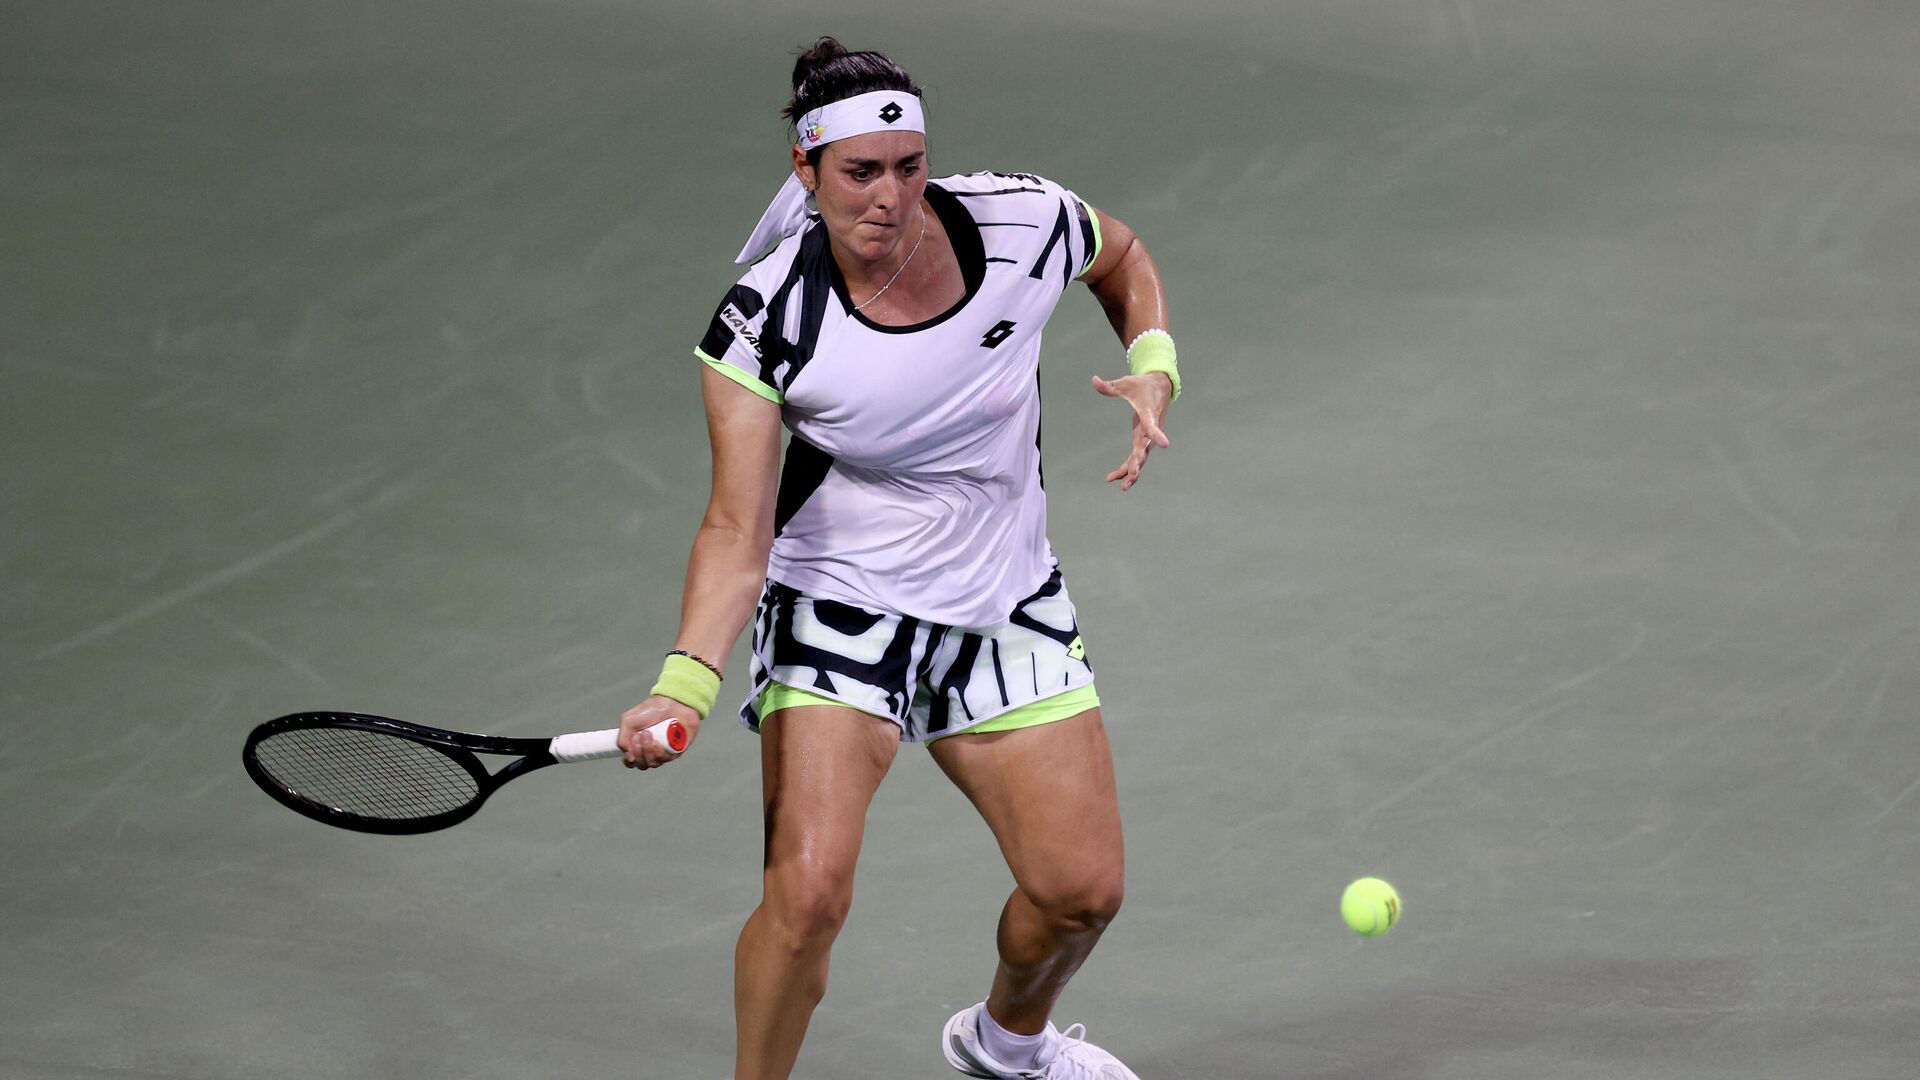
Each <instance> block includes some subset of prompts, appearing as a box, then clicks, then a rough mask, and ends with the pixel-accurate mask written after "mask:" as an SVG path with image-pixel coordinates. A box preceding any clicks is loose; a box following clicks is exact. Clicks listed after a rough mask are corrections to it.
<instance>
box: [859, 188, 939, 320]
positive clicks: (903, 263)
mask: <svg viewBox="0 0 1920 1080" xmlns="http://www.w3.org/2000/svg"><path fill="white" fill-rule="evenodd" d="M926 238H927V211H926V210H925V208H922V209H921V211H920V239H919V240H915V241H914V242H913V250H912V251H909V252H907V257H906V258H904V259H901V260H900V269H898V270H895V271H894V272H893V276H892V277H890V278H888V279H887V283H886V284H885V285H882V286H880V292H877V293H874V294H873V295H872V296H869V297H867V298H866V299H865V300H863V301H861V302H860V303H858V304H855V305H853V310H855V311H859V310H860V309H861V308H863V307H866V306H867V305H868V304H871V303H873V302H874V301H875V300H878V299H880V293H883V292H886V291H887V290H888V289H891V288H893V283H894V282H896V281H899V280H900V275H901V273H902V272H904V271H905V270H906V268H907V264H908V263H910V262H912V261H913V257H914V256H915V255H918V254H920V241H921V240H925V239H926Z"/></svg>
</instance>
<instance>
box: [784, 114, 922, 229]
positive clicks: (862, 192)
mask: <svg viewBox="0 0 1920 1080" xmlns="http://www.w3.org/2000/svg"><path fill="white" fill-rule="evenodd" d="M793 163H794V164H793V168H794V172H796V173H798V174H799V176H800V182H801V183H803V184H805V185H806V186H807V187H809V188H811V189H812V190H813V193H814V199H815V201H816V202H817V203H818V204H819V207H820V220H821V221H823V222H824V223H825V224H826V226H827V235H828V236H829V237H831V238H832V240H833V242H834V245H835V246H836V247H838V248H840V249H841V250H842V251H844V252H846V253H847V254H848V255H851V256H852V257H854V258H856V259H862V260H866V261H875V260H879V259H884V258H886V257H888V256H889V255H891V254H892V253H893V251H894V249H895V248H896V247H898V246H899V244H900V242H901V238H902V237H905V238H906V239H907V240H908V241H909V242H911V241H912V240H913V238H914V237H913V236H912V235H909V233H908V230H909V229H913V230H918V229H919V227H920V214H919V211H918V209H917V208H918V207H919V205H920V197H921V194H922V193H923V192H925V191H926V189H927V137H926V136H925V135H922V134H920V133H919V132H917V131H870V132H868V133H867V134H865V135H855V136H854V137H853V138H851V139H841V140H840V141H839V142H831V143H828V144H827V145H826V147H825V148H824V149H822V150H821V152H820V165H819V167H818V168H815V167H814V166H812V165H809V164H808V163H807V156H806V154H805V153H804V152H802V151H801V150H800V148H799V147H797V146H796V147H794V148H793Z"/></svg>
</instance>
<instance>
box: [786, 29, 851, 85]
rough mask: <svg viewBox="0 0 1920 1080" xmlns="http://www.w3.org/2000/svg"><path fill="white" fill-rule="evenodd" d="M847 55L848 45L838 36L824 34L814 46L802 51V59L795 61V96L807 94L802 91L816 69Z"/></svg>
mask: <svg viewBox="0 0 1920 1080" xmlns="http://www.w3.org/2000/svg"><path fill="white" fill-rule="evenodd" d="M846 55H847V47H846V46H845V45H842V44H840V41H839V39H837V38H834V37H829V36H823V37H821V38H820V40H818V41H816V42H814V43H813V47H812V48H810V49H808V50H807V51H806V52H803V53H801V54H800V59H798V60H795V61H794V62H793V96H794V97H796V98H802V97H805V96H806V95H805V94H804V93H802V92H801V91H802V90H804V89H805V88H806V85H807V79H809V78H810V77H812V75H813V73H814V72H815V71H818V70H819V69H820V68H823V67H825V66H826V65H827V64H829V63H831V62H833V61H835V60H838V59H839V58H840V57H842V56H846Z"/></svg>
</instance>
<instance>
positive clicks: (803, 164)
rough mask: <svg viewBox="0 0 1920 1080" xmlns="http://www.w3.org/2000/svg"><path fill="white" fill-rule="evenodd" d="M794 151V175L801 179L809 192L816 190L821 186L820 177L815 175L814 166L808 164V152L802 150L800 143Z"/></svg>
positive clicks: (795, 145) (794, 147)
mask: <svg viewBox="0 0 1920 1080" xmlns="http://www.w3.org/2000/svg"><path fill="white" fill-rule="evenodd" d="M792 150H793V175H795V176H797V177H799V178H800V183H801V184H802V185H803V186H804V187H805V188H806V189H807V190H808V191H813V190H815V189H816V188H818V187H819V186H820V180H819V177H817V176H815V175H814V168H813V166H812V165H809V164H807V152H806V151H805V150H802V149H800V146H799V144H798V143H796V144H794V146H793V148H792Z"/></svg>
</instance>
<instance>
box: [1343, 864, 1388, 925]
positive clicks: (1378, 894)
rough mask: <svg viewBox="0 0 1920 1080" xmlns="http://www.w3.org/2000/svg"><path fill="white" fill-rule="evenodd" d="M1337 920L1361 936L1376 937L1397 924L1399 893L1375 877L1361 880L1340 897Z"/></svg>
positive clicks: (1350, 886) (1348, 887)
mask: <svg viewBox="0 0 1920 1080" xmlns="http://www.w3.org/2000/svg"><path fill="white" fill-rule="evenodd" d="M1340 917H1341V918H1343V919H1345V920H1347V925H1348V926H1351V927H1353V932H1354V933H1356V934H1359V935H1360V936H1361V937H1379V936H1380V935H1381V934H1384V933H1386V932H1387V931H1389V930H1391V929H1393V924H1394V923H1397V922H1399V921H1400V894H1399V893H1397V892H1395V891H1393V886H1391V885H1389V884H1387V883H1386V882H1384V881H1381V880H1380V879H1379V878H1377V877H1363V878H1361V879H1360V880H1359V881H1356V882H1354V883H1353V884H1351V885H1349V886H1347V891H1346V893H1345V894H1344V895H1343V896H1341V897H1340Z"/></svg>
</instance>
